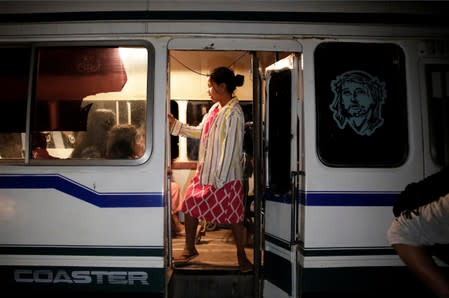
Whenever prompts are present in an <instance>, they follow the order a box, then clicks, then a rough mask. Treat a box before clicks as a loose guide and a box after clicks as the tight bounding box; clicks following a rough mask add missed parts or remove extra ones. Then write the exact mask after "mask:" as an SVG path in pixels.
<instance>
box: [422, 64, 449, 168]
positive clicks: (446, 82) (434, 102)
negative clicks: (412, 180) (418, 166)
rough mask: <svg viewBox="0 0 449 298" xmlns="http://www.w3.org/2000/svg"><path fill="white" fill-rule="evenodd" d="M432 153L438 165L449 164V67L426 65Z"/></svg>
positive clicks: (445, 65) (444, 65)
mask: <svg viewBox="0 0 449 298" xmlns="http://www.w3.org/2000/svg"><path fill="white" fill-rule="evenodd" d="M426 83H427V94H428V100H427V102H428V107H429V109H428V110H429V116H428V117H429V124H430V126H429V130H430V131H429V133H430V153H431V156H432V159H433V161H435V162H436V163H437V164H438V165H440V166H444V165H448V164H449V154H448V152H449V103H448V99H449V65H447V64H429V65H426Z"/></svg>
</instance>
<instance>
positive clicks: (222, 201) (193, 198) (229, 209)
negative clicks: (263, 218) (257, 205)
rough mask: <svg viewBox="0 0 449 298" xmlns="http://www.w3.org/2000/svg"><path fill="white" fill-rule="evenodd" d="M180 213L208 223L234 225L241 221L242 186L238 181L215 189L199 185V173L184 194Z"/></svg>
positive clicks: (242, 209)
mask: <svg viewBox="0 0 449 298" xmlns="http://www.w3.org/2000/svg"><path fill="white" fill-rule="evenodd" d="M182 212H184V213H186V214H189V215H191V216H193V217H195V218H198V219H201V220H206V221H207V222H210V223H218V224H234V223H239V222H242V221H243V215H244V206H243V184H242V181H240V180H234V181H230V182H228V183H226V184H225V185H224V186H223V187H222V188H219V189H216V188H215V187H213V186H212V185H201V184H200V183H199V171H197V174H196V175H195V176H194V177H193V178H192V180H191V182H190V185H189V186H188V187H187V190H186V193H185V199H184V204H183V206H182Z"/></svg>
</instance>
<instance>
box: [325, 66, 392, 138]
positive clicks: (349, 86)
mask: <svg viewBox="0 0 449 298" xmlns="http://www.w3.org/2000/svg"><path fill="white" fill-rule="evenodd" d="M331 89H332V92H333V93H334V100H333V102H332V104H331V105H330V106H329V108H330V109H331V110H332V112H333V118H334V120H335V122H337V125H338V127H339V128H340V129H344V128H345V127H346V125H349V126H350V127H351V128H352V129H353V130H354V131H355V132H356V133H357V134H359V135H362V136H363V135H366V136H370V135H371V134H373V133H374V131H375V130H376V128H378V127H380V126H382V125H383V123H384V119H383V118H382V105H383V104H384V103H385V98H386V97H387V94H386V93H387V92H386V89H385V83H384V82H381V81H380V80H379V79H378V78H377V77H373V76H371V75H370V74H368V73H366V72H364V71H360V70H352V71H348V72H345V73H343V74H341V75H339V76H337V78H336V79H335V80H333V81H332V82H331Z"/></svg>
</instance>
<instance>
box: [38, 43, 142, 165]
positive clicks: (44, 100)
mask: <svg viewBox="0 0 449 298" xmlns="http://www.w3.org/2000/svg"><path fill="white" fill-rule="evenodd" d="M36 61H37V63H36V65H37V70H36V74H37V76H36V92H35V97H34V100H33V105H32V108H33V110H32V118H31V131H32V132H33V133H34V132H40V133H45V134H46V135H47V136H48V137H47V141H48V144H47V145H48V146H47V147H48V151H49V156H50V157H51V158H53V157H57V158H63V159H65V158H76V159H104V158H106V139H107V137H108V133H109V130H110V129H111V128H112V127H113V126H115V125H121V124H127V125H133V126H135V127H136V129H138V131H139V140H145V139H147V138H148V137H147V136H146V135H145V133H146V132H145V127H146V125H145V124H146V107H147V71H148V50H147V49H146V48H144V47H126V48H125V47H116V46H111V47H105V46H63V47H42V48H38V49H37V50H36ZM35 135H37V134H35ZM31 143H33V142H31ZM135 158H138V156H137V155H136V157H135Z"/></svg>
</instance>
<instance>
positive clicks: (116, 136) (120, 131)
mask: <svg viewBox="0 0 449 298" xmlns="http://www.w3.org/2000/svg"><path fill="white" fill-rule="evenodd" d="M136 140H137V129H136V128H135V127H134V126H133V125H128V124H122V125H117V126H114V127H113V128H112V129H111V130H110V131H109V136H108V141H107V145H106V157H107V158H118V159H120V158H122V159H127V158H135V156H136Z"/></svg>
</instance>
